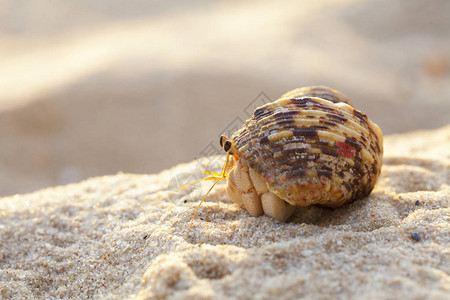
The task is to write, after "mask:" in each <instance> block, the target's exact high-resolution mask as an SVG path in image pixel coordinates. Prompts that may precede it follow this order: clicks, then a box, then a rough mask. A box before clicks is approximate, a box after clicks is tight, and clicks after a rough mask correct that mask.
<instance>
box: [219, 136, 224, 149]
mask: <svg viewBox="0 0 450 300" xmlns="http://www.w3.org/2000/svg"><path fill="white" fill-rule="evenodd" d="M223 138H224V136H223V135H222V136H221V137H220V140H219V144H220V147H223Z"/></svg>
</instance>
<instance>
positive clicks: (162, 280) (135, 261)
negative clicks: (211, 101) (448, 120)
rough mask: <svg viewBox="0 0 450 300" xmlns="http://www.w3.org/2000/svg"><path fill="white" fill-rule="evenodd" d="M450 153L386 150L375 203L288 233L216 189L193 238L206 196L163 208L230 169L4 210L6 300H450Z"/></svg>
mask: <svg viewBox="0 0 450 300" xmlns="http://www.w3.org/2000/svg"><path fill="white" fill-rule="evenodd" d="M449 148H450V127H449V126H447V127H443V128H441V129H438V130H434V131H420V132H413V133H408V134H403V135H393V136H388V137H386V139H385V158H384V165H383V169H382V173H381V178H380V180H379V182H378V183H377V185H376V187H375V189H374V191H373V192H372V194H371V195H370V196H369V197H367V198H365V199H362V200H360V201H357V202H354V203H352V204H350V205H347V206H344V207H342V208H339V209H335V210H329V209H324V208H319V207H312V208H306V209H297V210H296V211H295V213H294V215H293V217H292V218H291V219H290V221H289V222H287V223H280V222H278V221H275V220H273V219H271V218H268V217H259V218H254V217H251V216H250V215H249V214H248V213H247V212H246V211H245V210H240V209H238V207H237V206H236V205H235V204H233V203H232V202H231V201H230V200H229V199H228V197H227V195H226V193H225V186H224V185H223V184H222V185H219V186H218V187H217V188H216V189H214V190H213V192H212V193H211V194H210V196H209V197H208V198H207V199H206V201H205V203H204V204H203V206H202V208H201V211H200V213H199V214H198V216H197V218H196V219H195V221H194V223H193V226H192V229H191V231H190V235H189V236H188V234H187V229H188V226H189V222H190V220H191V217H192V215H193V212H194V210H195V208H196V206H197V203H198V200H199V194H201V192H200V191H199V190H198V189H193V190H184V191H182V192H179V193H178V194H174V195H172V196H170V197H169V198H166V199H163V200H160V201H156V199H157V198H158V197H160V196H161V195H164V194H165V192H164V191H166V190H168V189H169V190H170V189H174V188H176V181H175V180H174V177H176V176H178V179H179V180H180V181H183V180H191V179H192V177H196V176H201V172H202V171H203V170H204V169H205V168H208V166H210V164H211V161H215V159H219V160H221V159H223V156H221V157H215V158H214V157H205V158H202V159H200V160H199V161H193V162H191V163H187V164H182V165H178V166H175V167H173V168H171V169H168V170H165V171H163V172H161V173H159V174H153V175H138V174H124V173H119V174H117V175H114V176H104V177H96V178H91V179H88V180H86V181H83V182H80V183H76V184H70V185H66V186H58V187H54V188H49V189H44V190H40V191H37V192H34V193H32V194H24V195H16V196H11V197H6V198H1V199H0V216H1V218H0V295H1V297H2V298H5V299H9V298H13V299H24V298H37V299H43V298H46V299H48V298H105V299H111V298H137V299H187V298H190V299H213V298H215V299H273V298H275V297H279V298H283V299H302V298H307V299H349V298H353V299H448V295H449V293H450V261H449V258H450V224H449V221H450V214H449V212H450V210H449V206H448V204H449V200H450V178H449V169H450V156H449V152H448V149H449ZM206 186H207V185H206ZM413 237H414V238H413Z"/></svg>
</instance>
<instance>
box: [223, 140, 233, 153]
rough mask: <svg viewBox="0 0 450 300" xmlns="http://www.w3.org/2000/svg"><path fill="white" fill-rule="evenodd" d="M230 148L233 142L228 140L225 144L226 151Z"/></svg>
mask: <svg viewBox="0 0 450 300" xmlns="http://www.w3.org/2000/svg"><path fill="white" fill-rule="evenodd" d="M230 148H231V142H230V141H226V142H225V145H224V146H223V149H224V150H225V152H228V150H230Z"/></svg>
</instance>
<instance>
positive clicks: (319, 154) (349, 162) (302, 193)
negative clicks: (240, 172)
mask: <svg viewBox="0 0 450 300" xmlns="http://www.w3.org/2000/svg"><path fill="white" fill-rule="evenodd" d="M348 103H349V102H348V99H347V97H345V96H344V95H343V94H341V93H340V92H338V91H336V90H333V89H330V88H326V87H306V88H301V89H296V90H293V91H290V92H288V93H286V94H284V95H283V96H282V97H281V98H280V99H278V100H277V101H275V102H272V103H268V104H266V105H263V106H261V107H259V108H257V109H256V110H255V111H254V113H253V116H252V117H251V118H250V119H248V120H247V121H246V122H245V124H244V125H243V126H242V128H241V129H240V130H238V131H236V132H235V133H234V134H233V135H232V137H231V140H232V142H233V146H234V147H235V149H236V150H234V151H235V152H237V153H235V154H236V155H235V157H238V160H239V159H241V160H243V161H244V163H245V164H248V167H249V169H250V170H251V171H256V173H258V174H260V175H262V178H263V179H264V181H265V183H266V184H267V188H268V190H269V191H270V192H271V193H273V194H275V195H276V196H278V197H279V198H280V199H282V200H284V201H286V202H288V203H289V204H290V205H293V206H308V205H312V204H321V205H324V206H329V207H338V206H341V205H343V204H345V203H348V202H352V201H354V200H356V199H360V198H363V197H365V196H367V195H368V194H369V193H370V192H371V191H372V189H373V187H374V185H375V183H376V181H377V178H378V176H379V174H380V171H381V164H382V155H383V135H382V132H381V130H380V128H379V127H378V126H377V125H376V124H374V123H373V122H372V121H370V120H369V118H368V117H367V116H366V114H364V113H363V112H361V111H359V110H356V109H354V108H353V107H352V106H350V105H349V104H348Z"/></svg>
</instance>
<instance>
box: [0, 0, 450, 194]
mask: <svg viewBox="0 0 450 300" xmlns="http://www.w3.org/2000/svg"><path fill="white" fill-rule="evenodd" d="M314 84H315V85H328V86H331V87H333V88H336V89H338V90H341V91H342V92H344V93H345V94H346V95H347V96H348V97H349V98H350V99H351V101H352V102H353V104H354V106H355V107H356V108H358V109H361V110H363V111H364V112H366V113H367V114H368V115H369V116H370V118H371V119H372V120H373V121H375V122H376V123H378V124H379V125H380V127H381V128H382V130H383V131H384V133H385V134H394V133H402V132H406V131H411V130H417V129H432V128H439V127H442V126H444V125H446V124H449V123H450V1H448V0H441V1H438V0H433V1H423V0H403V1H400V0H376V1H374V0H362V1H361V0H358V1H357V0H341V1H301V2H300V1H299V2H297V3H294V2H293V1H226V2H222V1H202V0H188V1H162V0H161V1H157V0H150V1H149V0H145V1H144V0H129V1H120V0H101V1H100V0H96V1H88V0H77V1H73V0H59V1H50V0H28V1H27V0H21V1H19V0H0V196H6V195H11V194H15V193H26V192H31V191H34V190H36V189H40V188H43V187H48V186H53V185H59V184H66V183H70V182H77V181H80V180H82V179H85V178H88V177H91V176H97V175H106V174H115V173H117V172H118V171H124V172H132V173H155V172H159V171H161V170H163V169H165V168H169V167H171V166H174V165H176V164H178V163H182V162H189V161H191V160H193V159H194V158H198V157H200V156H202V155H206V154H215V153H214V152H215V151H217V143H218V137H219V136H220V135H221V134H222V133H223V132H226V131H230V130H231V129H232V128H233V127H236V126H238V127H240V123H242V121H244V120H245V119H246V118H247V117H248V111H249V109H252V106H253V105H256V104H259V103H260V102H263V101H271V100H275V99H276V98H277V97H279V96H280V95H282V94H283V93H285V92H287V91H288V90H291V89H293V88H296V87H302V86H307V85H314ZM424 142H426V141H424Z"/></svg>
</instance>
